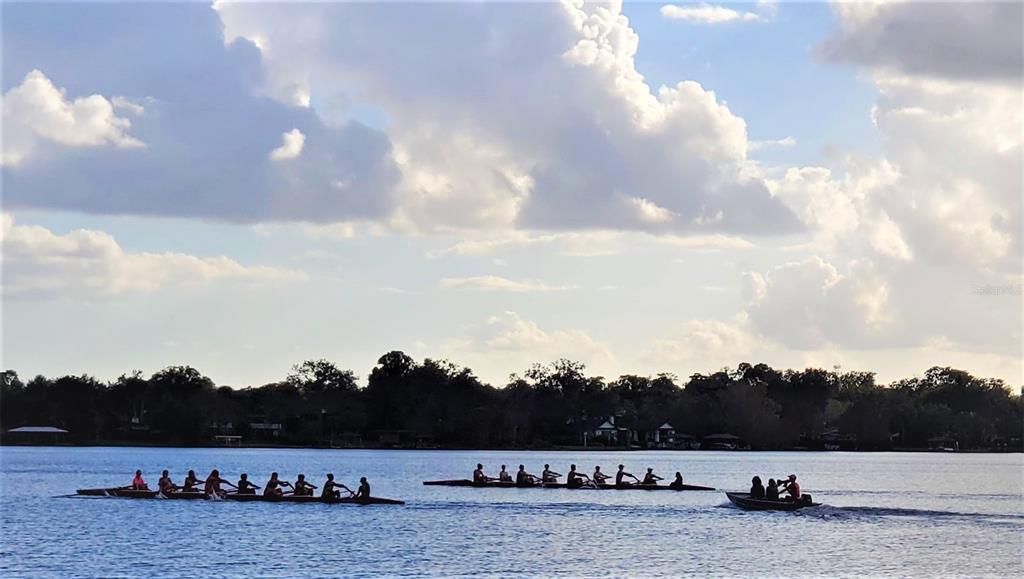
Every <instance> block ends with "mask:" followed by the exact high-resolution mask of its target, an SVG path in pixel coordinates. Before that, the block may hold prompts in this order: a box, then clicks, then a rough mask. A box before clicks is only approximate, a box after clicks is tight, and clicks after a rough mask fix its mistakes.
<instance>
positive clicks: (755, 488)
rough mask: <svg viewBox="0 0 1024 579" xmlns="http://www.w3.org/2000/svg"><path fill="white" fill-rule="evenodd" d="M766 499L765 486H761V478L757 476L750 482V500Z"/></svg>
mask: <svg viewBox="0 0 1024 579" xmlns="http://www.w3.org/2000/svg"><path fill="white" fill-rule="evenodd" d="M764 497H765V494H764V485H763V484H761V477H759V476H755V477H754V478H753V479H751V480H750V498H754V499H763V498H764Z"/></svg>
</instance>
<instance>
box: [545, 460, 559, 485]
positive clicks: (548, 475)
mask: <svg viewBox="0 0 1024 579" xmlns="http://www.w3.org/2000/svg"><path fill="white" fill-rule="evenodd" d="M560 476H562V475H561V473H557V472H555V471H553V470H551V465H548V464H545V465H544V471H543V472H541V473H540V482H542V483H553V482H558V477H560Z"/></svg>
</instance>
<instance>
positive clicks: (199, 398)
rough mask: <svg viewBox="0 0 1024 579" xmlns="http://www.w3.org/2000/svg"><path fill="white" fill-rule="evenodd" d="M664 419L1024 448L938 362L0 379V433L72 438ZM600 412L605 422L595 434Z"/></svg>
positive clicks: (834, 440)
mask: <svg viewBox="0 0 1024 579" xmlns="http://www.w3.org/2000/svg"><path fill="white" fill-rule="evenodd" d="M665 423H669V425H671V426H672V428H673V429H674V430H675V436H674V437H672V438H671V440H672V443H673V444H677V445H678V444H683V445H687V444H692V442H699V441H700V440H702V439H703V438H704V437H707V436H709V435H715V434H728V435H732V437H735V440H737V443H738V444H739V445H740V446H743V447H745V446H749V447H751V448H754V449H782V448H794V447H806V448H843V449H851V450H852V449H859V450H887V449H893V448H928V447H934V446H947V447H950V446H951V447H954V448H959V449H961V450H967V449H999V450H1020V449H1021V437H1022V424H1024V403H1022V399H1021V396H1020V393H1019V392H1017V393H1014V392H1012V391H1011V390H1010V388H1008V387H1007V385H1006V384H1005V383H1004V382H1003V381H1002V380H998V379H992V378H978V377H975V376H972V375H971V374H969V373H968V372H965V371H963V370H957V369H954V368H948V367H934V368H931V369H929V370H928V371H926V372H925V373H924V375H923V376H919V377H914V378H907V379H903V380H898V381H895V382H893V383H890V384H877V383H876V381H875V375H874V373H872V372H840V371H839V369H838V368H837V369H835V370H824V369H816V368H809V369H805V370H784V371H782V370H776V369H774V368H772V367H770V366H768V365H766V364H756V365H752V364H748V363H743V364H739V365H738V366H737V367H736V368H735V369H723V370H720V371H718V372H714V373H710V374H693V375H692V376H690V377H689V379H687V380H685V381H681V380H680V379H679V378H677V377H676V376H675V375H672V374H658V375H656V376H638V375H623V376H620V377H618V378H616V379H614V380H607V379H605V378H603V377H601V376H592V375H588V374H587V373H586V369H585V367H584V365H583V364H581V363H579V362H575V361H572V360H564V359H563V360H558V361H556V362H554V363H551V364H548V365H540V364H536V365H534V366H532V367H531V368H529V369H528V370H527V371H525V372H523V373H522V374H521V375H518V374H513V375H512V376H511V377H510V378H509V381H508V383H507V384H505V385H504V386H503V387H500V388H499V387H494V386H491V385H489V384H486V383H484V382H482V381H481V380H480V379H479V378H477V377H476V376H475V375H474V374H473V372H472V371H471V370H470V369H468V368H464V367H461V366H458V365H456V364H453V363H451V362H449V361H446V360H432V359H426V360H423V362H417V361H416V360H414V359H413V358H411V357H410V356H408V355H406V354H405V353H403V352H399V351H393V352H389V353H387V354H384V355H383V356H382V357H381V358H380V359H379V360H377V364H376V366H375V367H374V368H373V369H372V371H371V372H370V374H369V376H368V379H367V383H366V385H365V387H360V386H359V385H358V383H357V379H356V376H355V374H354V373H353V372H352V371H350V370H343V369H340V368H338V367H337V366H336V365H334V364H332V363H331V362H329V361H326V360H309V361H305V362H303V363H301V364H298V365H296V366H295V367H294V368H293V369H292V371H291V372H290V373H289V374H288V375H287V377H286V378H285V379H284V380H282V381H280V382H273V383H270V384H265V385H263V386H259V387H248V388H241V389H236V388H230V387H227V386H220V387H218V386H217V385H216V384H214V382H213V381H212V380H211V379H210V378H208V377H206V376H204V375H203V374H202V373H200V372H199V371H198V370H196V369H195V368H192V367H190V366H172V367H168V368H164V369H163V370H160V371H158V372H156V373H154V374H152V375H151V376H148V377H147V376H145V375H143V373H142V372H139V371H135V372H131V373H127V374H123V375H121V376H120V377H118V378H117V379H116V380H113V381H111V382H102V381H99V380H97V379H95V378H93V377H91V376H87V375H80V376H62V377H59V378H55V379H51V378H47V377H45V376H36V377H34V378H32V379H30V380H28V381H27V382H23V381H22V380H21V378H19V376H18V374H17V373H16V372H15V371H13V370H6V371H5V372H3V383H2V390H0V427H2V428H0V432H6V430H7V429H9V428H13V427H18V426H24V425H32V426H42V425H46V426H56V427H60V428H63V429H66V430H68V431H69V432H68V434H67V435H65V436H64V440H66V441H67V442H73V443H80V444H88V443H104V442H119V443H136V444H185V445H194V444H211V443H213V442H214V441H215V437H216V436H218V435H219V436H239V437H241V440H242V441H244V443H247V444H249V443H251V444H261V443H276V444H287V445H311V446H328V445H331V446H345V445H351V446H382V445H383V446H392V445H400V446H428V447H435V446H436V447H442V448H455V447H463V448H465V447H472V448H544V447H549V446H555V445H558V446H578V445H582V444H584V443H586V444H587V445H592V446H601V445H606V446H611V447H623V446H631V447H641V448H644V447H651V446H665V441H666V438H661V439H660V440H659V439H658V437H655V436H653V433H655V432H656V431H657V430H658V429H659V427H661V426H664V425H665ZM608 424H613V425H614V427H615V431H614V432H613V433H608V432H605V433H604V435H602V436H596V435H595V433H596V432H597V431H598V429H599V427H600V426H601V425H604V426H608ZM3 440H4V442H12V441H14V440H15V437H14V436H13V435H11V434H4V439H3ZM221 440H224V439H221ZM229 440H230V439H229ZM655 441H657V442H655Z"/></svg>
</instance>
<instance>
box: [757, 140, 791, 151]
mask: <svg viewBox="0 0 1024 579" xmlns="http://www.w3.org/2000/svg"><path fill="white" fill-rule="evenodd" d="M794 145H796V137H783V138H781V139H768V140H764V141H750V146H749V149H750V150H751V151H757V150H759V149H766V148H772V147H792V146H794Z"/></svg>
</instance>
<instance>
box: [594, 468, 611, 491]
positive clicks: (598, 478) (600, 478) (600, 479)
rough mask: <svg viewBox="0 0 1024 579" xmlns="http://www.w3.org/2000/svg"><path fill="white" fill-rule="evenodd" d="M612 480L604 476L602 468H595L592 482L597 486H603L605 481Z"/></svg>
mask: <svg viewBox="0 0 1024 579" xmlns="http://www.w3.org/2000/svg"><path fill="white" fill-rule="evenodd" d="M610 478H612V477H610V476H608V475H606V474H604V473H603V472H601V467H599V466H595V467H594V476H592V477H590V480H591V481H593V482H594V484H595V485H597V486H601V485H603V484H604V481H606V480H608V479H610Z"/></svg>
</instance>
